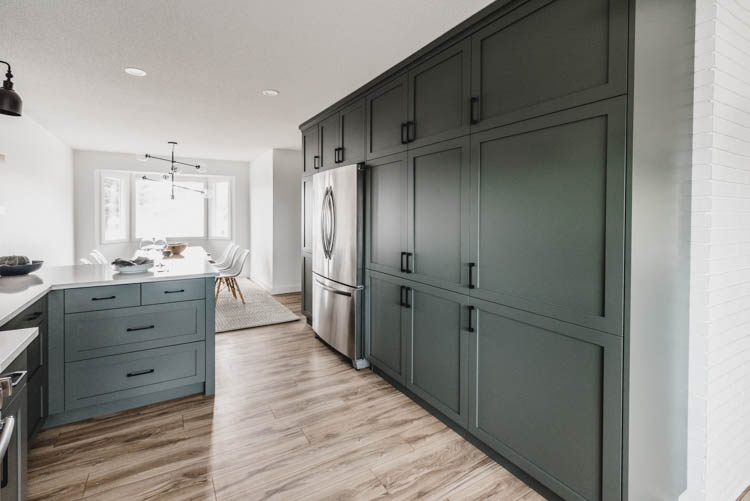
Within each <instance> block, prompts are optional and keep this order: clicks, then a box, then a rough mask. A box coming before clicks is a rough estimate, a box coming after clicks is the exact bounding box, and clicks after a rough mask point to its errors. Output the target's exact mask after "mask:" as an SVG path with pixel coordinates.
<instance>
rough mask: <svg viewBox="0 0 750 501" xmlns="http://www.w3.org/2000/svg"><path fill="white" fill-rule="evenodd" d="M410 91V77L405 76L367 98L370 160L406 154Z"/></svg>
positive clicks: (373, 92) (368, 153) (383, 86)
mask: <svg viewBox="0 0 750 501" xmlns="http://www.w3.org/2000/svg"><path fill="white" fill-rule="evenodd" d="M408 90H409V81H408V77H407V75H402V76H400V77H397V78H395V79H393V80H391V81H390V82H388V83H386V84H384V85H382V86H380V87H378V88H377V89H375V90H374V91H372V92H371V93H370V94H369V95H368V96H367V98H366V102H367V158H368V159H370V158H378V157H382V156H385V155H390V154H392V153H400V152H402V151H405V150H406V143H407V141H408V138H407V135H408V130H407V129H408V124H407V123H406V122H407V121H408V118H407V115H408V114H407V106H406V104H407V101H408Z"/></svg>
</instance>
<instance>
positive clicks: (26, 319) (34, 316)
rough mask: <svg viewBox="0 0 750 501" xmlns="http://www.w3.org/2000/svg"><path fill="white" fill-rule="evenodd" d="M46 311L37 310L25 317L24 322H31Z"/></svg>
mask: <svg viewBox="0 0 750 501" xmlns="http://www.w3.org/2000/svg"><path fill="white" fill-rule="evenodd" d="M43 314H44V313H43V312H41V311H35V312H34V313H32V314H31V315H29V316H28V317H26V318H24V319H23V320H24V322H31V321H32V320H36V319H37V318H39V317H41V316H42V315H43Z"/></svg>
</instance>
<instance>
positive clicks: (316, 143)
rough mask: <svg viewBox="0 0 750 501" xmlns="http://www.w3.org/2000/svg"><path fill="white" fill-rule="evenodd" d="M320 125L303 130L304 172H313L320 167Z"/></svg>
mask: <svg viewBox="0 0 750 501" xmlns="http://www.w3.org/2000/svg"><path fill="white" fill-rule="evenodd" d="M319 149H320V140H319V137H318V125H317V124H315V125H313V126H312V127H309V128H307V129H305V130H303V131H302V173H303V174H312V173H313V172H315V171H316V169H317V168H319V167H320V152H319Z"/></svg>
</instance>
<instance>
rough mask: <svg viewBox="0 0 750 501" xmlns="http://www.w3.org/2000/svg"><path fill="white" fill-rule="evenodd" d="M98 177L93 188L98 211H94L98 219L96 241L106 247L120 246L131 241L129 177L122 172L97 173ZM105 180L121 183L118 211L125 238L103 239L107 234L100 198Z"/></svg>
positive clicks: (102, 204) (102, 201)
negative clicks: (120, 215)
mask: <svg viewBox="0 0 750 501" xmlns="http://www.w3.org/2000/svg"><path fill="white" fill-rule="evenodd" d="M98 174H99V175H98V177H97V183H96V187H95V195H96V204H97V208H98V210H97V211H96V217H97V219H98V223H97V224H96V226H97V228H98V231H99V235H98V236H99V238H98V239H97V240H98V241H99V242H100V243H101V244H102V245H108V244H121V243H127V242H130V241H131V237H132V235H131V216H132V214H131V211H130V207H131V200H130V199H131V185H130V179H129V177H130V176H129V175H128V174H127V173H124V172H120V171H106V170H104V171H98ZM105 178H115V179H118V180H119V181H120V183H121V185H120V186H121V187H122V191H121V193H120V204H121V206H120V211H121V213H122V215H123V218H124V219H125V222H124V225H125V236H124V237H123V238H114V239H107V238H105V235H106V234H107V232H106V230H105V228H104V199H103V197H102V184H103V183H104V179H105Z"/></svg>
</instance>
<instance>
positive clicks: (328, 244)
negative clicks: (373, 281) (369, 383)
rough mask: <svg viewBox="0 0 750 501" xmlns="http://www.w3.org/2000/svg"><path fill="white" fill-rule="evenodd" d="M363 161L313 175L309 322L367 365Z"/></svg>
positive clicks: (322, 335) (359, 365) (357, 362)
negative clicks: (310, 307)
mask: <svg viewBox="0 0 750 501" xmlns="http://www.w3.org/2000/svg"><path fill="white" fill-rule="evenodd" d="M364 174H365V172H364V166H359V165H347V166H344V167H339V168H337V169H333V170H330V171H324V172H319V173H318V174H315V175H314V176H313V196H312V204H313V215H312V227H313V228H312V230H313V251H312V259H313V275H312V282H313V283H312V297H313V321H312V326H313V330H314V331H315V333H316V334H317V335H318V336H319V337H320V338H321V339H322V340H323V341H325V342H326V343H328V344H329V345H330V346H331V347H333V348H334V349H336V350H337V351H339V352H340V353H342V354H343V355H346V356H347V357H349V358H350V359H351V360H352V363H353V365H354V367H355V368H357V369H361V368H363V367H367V366H368V365H369V364H368V362H367V360H365V357H364V346H363V337H364V336H363V335H362V333H363V313H362V312H363V310H362V305H363V299H364V295H363V292H364V286H363V285H364V274H363V269H362V265H363V253H364V249H363V242H364V236H363V221H364V215H363V214H364V208H363V193H364Z"/></svg>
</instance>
